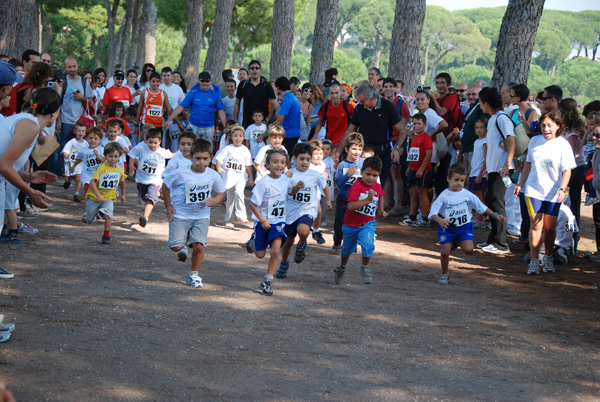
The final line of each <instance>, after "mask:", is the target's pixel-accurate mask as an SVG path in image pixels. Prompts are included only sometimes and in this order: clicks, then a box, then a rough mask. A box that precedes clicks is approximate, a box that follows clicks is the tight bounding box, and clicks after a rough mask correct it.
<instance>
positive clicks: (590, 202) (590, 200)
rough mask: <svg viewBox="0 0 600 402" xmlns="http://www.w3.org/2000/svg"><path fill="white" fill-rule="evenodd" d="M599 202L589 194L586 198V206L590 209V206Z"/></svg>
mask: <svg viewBox="0 0 600 402" xmlns="http://www.w3.org/2000/svg"><path fill="white" fill-rule="evenodd" d="M597 202H598V199H597V198H596V197H593V196H591V195H589V194H587V195H586V196H585V206H586V207H589V206H590V205H594V204H595V203H597Z"/></svg>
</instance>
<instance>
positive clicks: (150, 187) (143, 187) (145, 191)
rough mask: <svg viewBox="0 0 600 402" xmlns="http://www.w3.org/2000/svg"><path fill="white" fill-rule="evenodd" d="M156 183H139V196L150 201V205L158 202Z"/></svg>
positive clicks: (157, 186)
mask: <svg viewBox="0 0 600 402" xmlns="http://www.w3.org/2000/svg"><path fill="white" fill-rule="evenodd" d="M159 188H160V186H159V185H158V184H142V183H140V197H141V198H142V201H147V202H151V203H152V205H154V204H156V203H157V202H158V189H159Z"/></svg>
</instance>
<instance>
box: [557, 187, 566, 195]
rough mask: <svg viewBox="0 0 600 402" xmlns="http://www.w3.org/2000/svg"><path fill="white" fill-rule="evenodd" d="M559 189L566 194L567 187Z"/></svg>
mask: <svg viewBox="0 0 600 402" xmlns="http://www.w3.org/2000/svg"><path fill="white" fill-rule="evenodd" d="M559 190H560V191H562V192H563V193H565V194H566V193H567V191H568V189H566V188H559Z"/></svg>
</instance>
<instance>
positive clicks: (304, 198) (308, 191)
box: [288, 187, 312, 204]
mask: <svg viewBox="0 0 600 402" xmlns="http://www.w3.org/2000/svg"><path fill="white" fill-rule="evenodd" d="M288 198H289V199H292V200H294V201H296V202H300V203H302V204H309V203H310V201H311V200H312V187H305V188H302V189H300V190H298V192H297V193H296V194H294V195H288Z"/></svg>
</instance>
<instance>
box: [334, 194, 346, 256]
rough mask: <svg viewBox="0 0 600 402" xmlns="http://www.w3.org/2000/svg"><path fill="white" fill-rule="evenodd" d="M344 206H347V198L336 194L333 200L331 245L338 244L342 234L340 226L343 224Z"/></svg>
mask: <svg viewBox="0 0 600 402" xmlns="http://www.w3.org/2000/svg"><path fill="white" fill-rule="evenodd" d="M346 208H348V200H347V199H346V198H344V197H340V196H338V197H337V199H336V200H335V222H334V224H333V245H334V246H340V245H341V244H342V239H343V237H344V234H343V233H342V226H343V225H344V216H345V215H346Z"/></svg>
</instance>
